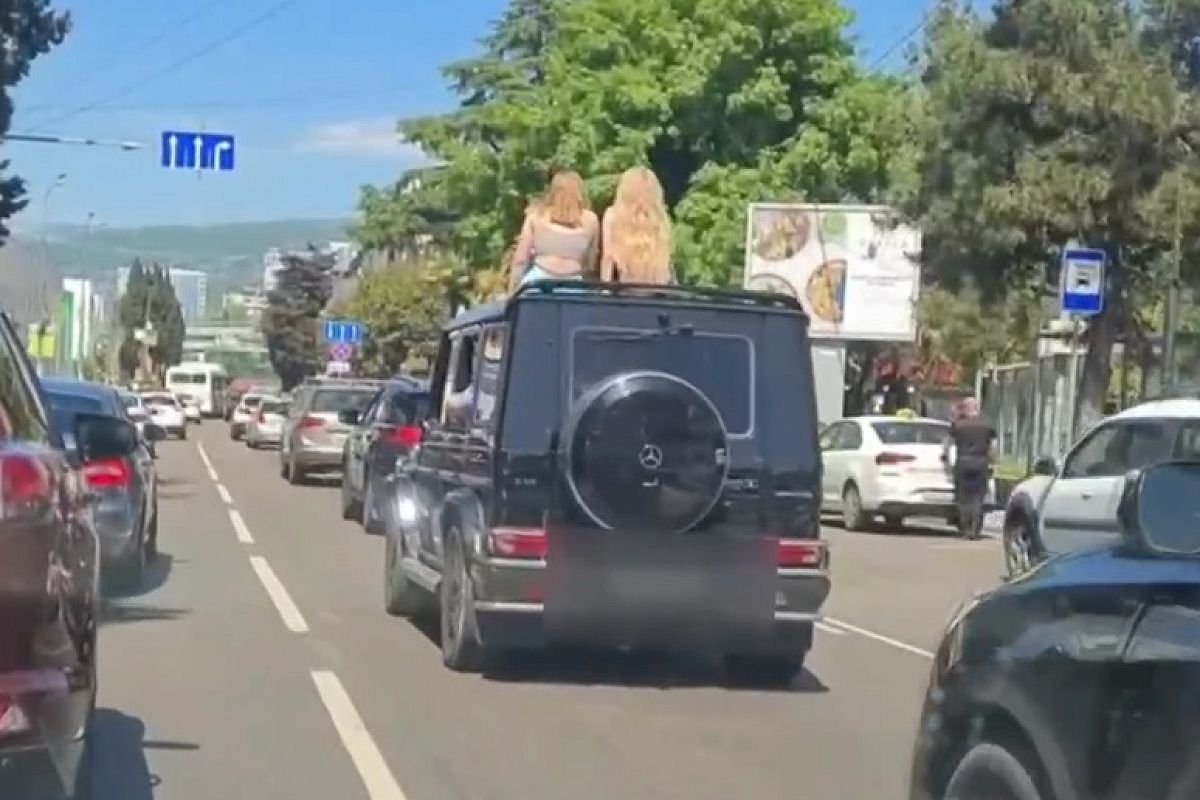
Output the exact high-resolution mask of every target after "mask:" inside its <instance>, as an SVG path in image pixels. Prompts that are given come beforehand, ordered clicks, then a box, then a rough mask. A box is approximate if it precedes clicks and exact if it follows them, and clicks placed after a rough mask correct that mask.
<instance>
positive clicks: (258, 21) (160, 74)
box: [32, 0, 301, 133]
mask: <svg viewBox="0 0 1200 800" xmlns="http://www.w3.org/2000/svg"><path fill="white" fill-rule="evenodd" d="M299 2H301V0H282V1H281V2H279V3H276V4H275V5H273V6H271V7H270V8H268V9H267V10H266V11H263V12H262V13H261V14H259V15H258V16H256V17H253V18H251V19H249V20H247V21H246V22H245V23H243V24H242V25H240V26H238V27H237V28H234V29H233V30H231V31H229V32H228V33H225V34H224V35H222V36H220V37H218V38H216V39H214V40H212V41H210V42H209V43H207V44H205V45H203V46H202V47H199V48H197V49H195V50H192V51H191V52H189V53H186V54H184V55H183V56H181V57H180V58H177V59H175V60H174V61H172V62H170V63H168V64H167V65H166V66H163V67H160V68H158V69H157V70H155V71H154V72H153V73H151V74H149V75H146V76H144V77H142V78H139V79H137V80H135V81H131V82H130V83H127V84H125V85H124V86H122V87H120V88H119V89H116V90H115V91H112V92H110V93H108V94H106V95H104V96H102V97H99V98H97V99H95V100H93V101H91V102H90V103H86V104H84V105H81V106H76V107H75V108H73V109H71V110H69V111H67V112H65V113H63V114H60V115H59V116H57V117H52V118H51V119H50V120H48V121H46V122H43V123H42V124H41V125H39V126H38V127H37V128H35V129H33V131H32V132H34V133H36V132H38V131H42V130H45V129H46V128H47V127H49V126H51V125H57V124H59V123H61V122H65V121H66V120H69V119H72V118H74V117H76V116H78V115H80V114H84V113H87V112H89V111H94V110H97V109H99V108H100V107H102V106H103V105H104V104H106V103H111V102H113V101H114V100H119V99H121V98H122V97H125V96H126V95H128V94H130V93H131V92H135V91H137V90H138V89H141V88H142V87H143V86H148V85H149V84H152V83H154V82H155V81H158V80H161V79H163V78H165V77H166V76H167V75H170V74H171V73H173V72H177V71H178V70H180V69H182V68H183V67H186V66H187V65H189V64H192V63H194V62H196V61H199V60H200V59H202V58H204V57H205V56H207V55H208V54H209V53H211V52H213V51H214V50H216V49H218V48H220V47H222V46H224V45H225V44H228V43H229V42H231V41H233V40H234V39H237V38H238V37H240V36H243V35H245V34H247V33H249V32H250V31H252V30H254V29H255V28H257V27H258V26H260V25H262V24H264V23H266V22H268V21H270V20H271V19H274V18H275V17H277V16H279V15H280V14H282V13H283V12H284V11H286V10H288V9H289V8H291V7H292V6H294V5H296V4H297V3H299Z"/></svg>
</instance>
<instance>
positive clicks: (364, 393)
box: [309, 389, 377, 414]
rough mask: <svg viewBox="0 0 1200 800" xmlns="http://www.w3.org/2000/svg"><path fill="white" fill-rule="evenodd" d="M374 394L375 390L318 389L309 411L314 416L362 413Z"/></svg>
mask: <svg viewBox="0 0 1200 800" xmlns="http://www.w3.org/2000/svg"><path fill="white" fill-rule="evenodd" d="M376 394H377V390H375V389H318V390H317V391H316V392H315V393H314V394H313V399H312V407H311V408H310V409H309V410H310V411H311V412H312V413H314V414H340V413H341V412H343V411H347V410H349V409H354V410H356V411H362V410H364V409H365V408H366V407H367V405H368V404H369V403H370V402H371V400H372V399H374V397H375V395H376Z"/></svg>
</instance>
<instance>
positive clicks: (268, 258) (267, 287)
mask: <svg viewBox="0 0 1200 800" xmlns="http://www.w3.org/2000/svg"><path fill="white" fill-rule="evenodd" d="M283 267H284V263H283V251H282V250H280V249H279V248H278V247H272V248H271V249H270V250H268V251H267V252H266V253H264V254H263V291H267V292H269V291H272V290H273V289H274V288H275V287H276V286H278V285H279V273H281V272H283Z"/></svg>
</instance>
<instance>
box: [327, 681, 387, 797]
mask: <svg viewBox="0 0 1200 800" xmlns="http://www.w3.org/2000/svg"><path fill="white" fill-rule="evenodd" d="M312 679H313V683H314V684H316V687H317V694H318V695H319V696H320V697H321V702H322V703H324V704H325V710H326V711H328V712H329V717H330V719H332V720H333V727H334V728H335V729H336V730H337V734H338V738H340V739H341V740H342V745H343V746H344V747H345V748H346V752H347V753H349V754H350V760H351V761H353V762H354V767H355V769H357V770H358V775H359V777H360V778H362V782H363V786H365V787H366V789H367V797H369V798H370V799H371V800H406V798H405V795H404V790H402V789H401V788H400V784H398V783H397V782H396V778H395V776H394V775H392V771H391V769H389V768H388V765H387V761H386V760H385V759H384V757H383V754H382V753H380V752H379V747H377V746H376V744H375V740H374V739H372V738H371V732H370V731H368V730H367V726H366V724H365V723H363V720H362V717H360V716H359V714H358V711H357V710H356V709H355V708H354V702H353V701H352V700H351V699H350V695H349V694H348V693H347V692H346V689H345V687H344V686H342V682H341V681H340V680H338V676H337V675H336V674H335V673H333V672H329V671H326V670H314V671H313V673H312Z"/></svg>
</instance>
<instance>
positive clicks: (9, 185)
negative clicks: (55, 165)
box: [0, 0, 71, 242]
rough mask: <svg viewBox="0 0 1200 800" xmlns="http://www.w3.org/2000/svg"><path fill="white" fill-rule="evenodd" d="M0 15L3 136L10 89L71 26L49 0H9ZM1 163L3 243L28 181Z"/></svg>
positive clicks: (0, 121) (9, 108)
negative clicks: (2, 61)
mask: <svg viewBox="0 0 1200 800" xmlns="http://www.w3.org/2000/svg"><path fill="white" fill-rule="evenodd" d="M0 8H2V12H0V39H2V40H3V41H4V69H3V71H0V136H2V135H4V134H6V133H8V131H9V127H10V126H11V125H12V115H13V102H12V97H11V95H10V93H9V90H10V89H11V88H13V87H14V86H16V85H17V84H18V83H20V82H21V81H22V80H23V79H24V78H25V77H26V76H27V75H29V70H30V67H31V66H32V64H33V61H34V59H36V58H37V57H38V56H40V55H43V54H45V53H48V52H50V49H51V48H52V47H54V46H56V45H58V44H61V43H62V41H63V39H64V38H66V35H67V32H68V31H69V30H70V27H71V24H70V22H71V20H70V15H68V14H66V13H58V12H56V11H54V10H53V8H52V6H51V4H50V0H7V1H6V2H5V3H4V4H3V6H0ZM9 167H10V162H9V161H8V160H7V159H6V160H3V161H0V242H3V241H4V240H5V239H7V238H8V233H9V231H8V226H7V225H6V224H5V222H6V221H7V220H8V219H10V218H11V217H12V216H13V214H16V213H17V212H18V211H20V210H21V209H23V208H24V207H25V205H26V203H27V202H28V200H27V199H26V197H25V181H23V180H22V179H21V178H19V177H18V176H16V175H13V174H11V173H10V171H9Z"/></svg>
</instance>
